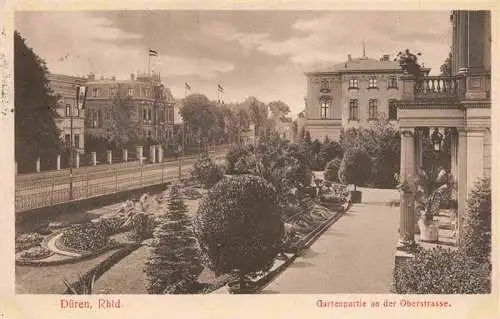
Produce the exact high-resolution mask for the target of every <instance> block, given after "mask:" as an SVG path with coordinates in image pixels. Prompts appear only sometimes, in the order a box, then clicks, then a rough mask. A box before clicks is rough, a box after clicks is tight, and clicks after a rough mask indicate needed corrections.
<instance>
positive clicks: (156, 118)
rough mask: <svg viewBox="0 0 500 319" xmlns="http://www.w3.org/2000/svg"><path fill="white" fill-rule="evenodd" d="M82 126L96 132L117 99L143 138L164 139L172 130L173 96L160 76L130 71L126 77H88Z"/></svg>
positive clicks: (102, 124) (88, 130) (107, 117)
mask: <svg viewBox="0 0 500 319" xmlns="http://www.w3.org/2000/svg"><path fill="white" fill-rule="evenodd" d="M87 87H88V88H87V90H88V91H87V99H86V103H85V104H86V129H87V132H88V133H98V132H99V131H100V130H102V129H103V127H104V125H105V122H106V121H108V120H110V114H111V110H112V107H113V105H114V103H115V102H116V100H117V99H121V101H122V102H123V104H124V105H125V106H126V108H127V110H128V111H129V119H130V121H131V122H133V123H136V124H138V127H139V128H140V131H141V132H142V134H143V136H144V137H145V138H148V137H149V138H152V139H156V140H158V141H164V140H166V139H168V138H169V137H170V136H171V135H172V134H173V131H174V117H175V114H174V105H175V99H174V98H173V96H172V93H171V92H170V89H168V88H166V87H165V86H164V85H163V84H162V83H161V80H160V75H159V74H156V73H153V74H138V75H137V76H136V75H134V74H131V75H130V79H129V80H116V79H115V78H114V77H113V78H111V79H100V80H97V79H95V76H94V75H92V74H91V75H89V76H88V81H87Z"/></svg>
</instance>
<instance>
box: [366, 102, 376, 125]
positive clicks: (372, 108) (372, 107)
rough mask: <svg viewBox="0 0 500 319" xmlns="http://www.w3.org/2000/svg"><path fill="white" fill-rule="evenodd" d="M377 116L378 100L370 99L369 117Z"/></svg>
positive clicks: (370, 118) (374, 117)
mask: <svg viewBox="0 0 500 319" xmlns="http://www.w3.org/2000/svg"><path fill="white" fill-rule="evenodd" d="M376 118H377V100H375V99H370V100H368V119H369V120H374V119H376Z"/></svg>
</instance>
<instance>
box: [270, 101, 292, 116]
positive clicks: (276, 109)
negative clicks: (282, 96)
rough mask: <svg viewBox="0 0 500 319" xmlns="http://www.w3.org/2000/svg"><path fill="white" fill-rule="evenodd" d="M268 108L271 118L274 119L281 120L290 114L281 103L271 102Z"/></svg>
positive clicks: (286, 106)
mask: <svg viewBox="0 0 500 319" xmlns="http://www.w3.org/2000/svg"><path fill="white" fill-rule="evenodd" d="M268 106H269V111H270V112H271V116H272V117H273V118H275V119H279V118H283V117H285V116H286V115H287V114H288V113H290V107H289V106H288V105H287V104H286V103H285V102H283V101H272V102H269V103H268Z"/></svg>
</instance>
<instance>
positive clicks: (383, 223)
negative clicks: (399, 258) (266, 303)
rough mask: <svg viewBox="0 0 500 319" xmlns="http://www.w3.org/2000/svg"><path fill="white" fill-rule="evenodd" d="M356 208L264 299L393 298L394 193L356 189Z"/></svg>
mask: <svg viewBox="0 0 500 319" xmlns="http://www.w3.org/2000/svg"><path fill="white" fill-rule="evenodd" d="M358 190H361V191H362V196H363V199H362V200H363V203H360V204H354V205H352V207H351V208H350V209H349V210H348V211H347V213H345V214H344V216H342V217H341V218H340V219H339V220H338V221H337V222H336V223H335V224H334V225H332V226H331V227H330V228H329V229H328V230H327V231H326V232H325V233H324V234H323V235H321V237H319V238H318V240H317V241H316V242H315V243H314V244H313V245H312V246H311V247H310V248H309V249H307V250H306V251H305V252H304V254H303V255H302V256H300V257H298V258H297V259H296V260H295V261H294V262H293V263H292V264H291V265H290V266H289V267H288V268H287V269H286V270H285V271H284V272H282V273H281V274H280V275H279V276H278V277H277V278H276V279H275V280H273V281H272V282H271V283H270V284H269V285H268V286H267V287H265V289H264V290H263V291H262V293H264V294H276V293H277V294H309V293H311V294H312V293H316V294H333V293H380V294H383V293H391V286H392V270H393V262H394V253H395V250H396V243H397V241H398V238H399V235H398V227H399V207H390V206H389V205H387V204H386V203H389V202H391V201H394V200H398V199H399V194H398V192H397V191H396V190H382V189H367V188H358Z"/></svg>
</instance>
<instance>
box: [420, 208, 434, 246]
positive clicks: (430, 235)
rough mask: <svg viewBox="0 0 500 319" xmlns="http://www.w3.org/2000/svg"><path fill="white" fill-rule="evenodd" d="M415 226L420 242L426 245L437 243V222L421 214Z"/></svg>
mask: <svg viewBox="0 0 500 319" xmlns="http://www.w3.org/2000/svg"><path fill="white" fill-rule="evenodd" d="M417 225H418V229H419V233H420V241H423V242H428V243H437V242H438V241H439V222H438V221H437V220H435V219H434V218H433V217H430V218H429V217H426V216H425V213H423V212H422V213H421V217H420V218H419V220H418V223H417Z"/></svg>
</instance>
